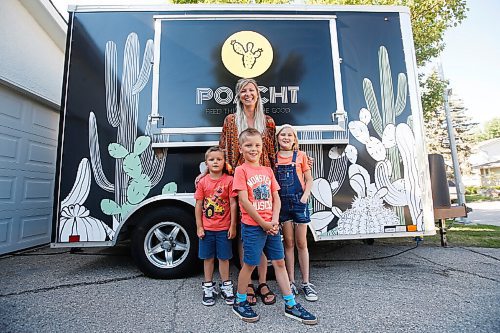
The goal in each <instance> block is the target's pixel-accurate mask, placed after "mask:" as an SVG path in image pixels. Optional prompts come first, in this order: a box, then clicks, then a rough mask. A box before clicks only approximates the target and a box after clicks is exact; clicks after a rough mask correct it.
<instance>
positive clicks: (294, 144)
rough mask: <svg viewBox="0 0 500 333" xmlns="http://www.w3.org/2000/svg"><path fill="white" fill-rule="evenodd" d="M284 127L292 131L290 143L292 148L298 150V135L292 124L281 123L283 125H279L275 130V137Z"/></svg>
mask: <svg viewBox="0 0 500 333" xmlns="http://www.w3.org/2000/svg"><path fill="white" fill-rule="evenodd" d="M285 128H290V129H291V130H292V132H293V136H294V137H295V140H294V143H293V145H292V150H299V137H298V135H297V131H296V130H295V128H293V126H292V125H290V124H283V125H281V127H280V129H279V131H277V132H276V138H277V137H278V136H279V135H280V133H281V132H282V131H283V130H284V129H285ZM278 145H279V141H278Z"/></svg>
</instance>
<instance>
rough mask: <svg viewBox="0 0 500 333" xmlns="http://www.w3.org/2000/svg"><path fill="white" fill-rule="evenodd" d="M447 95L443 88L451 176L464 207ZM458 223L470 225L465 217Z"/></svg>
mask: <svg viewBox="0 0 500 333" xmlns="http://www.w3.org/2000/svg"><path fill="white" fill-rule="evenodd" d="M438 66H439V76H440V78H441V80H444V72H443V64H442V63H441V61H440V62H439V65H438ZM449 95H451V89H450V88H448V87H445V88H444V91H443V102H444V111H445V116H446V125H447V127H448V139H449V141H450V150H451V160H452V162H453V174H454V176H455V186H456V188H457V198H458V204H459V205H465V191H464V184H463V182H462V174H461V172H460V166H459V165H458V153H457V144H456V141H455V132H454V131H453V123H452V119H451V112H450V105H449V104H448V96H449ZM458 221H460V222H462V223H470V221H469V219H468V218H466V217H459V218H458Z"/></svg>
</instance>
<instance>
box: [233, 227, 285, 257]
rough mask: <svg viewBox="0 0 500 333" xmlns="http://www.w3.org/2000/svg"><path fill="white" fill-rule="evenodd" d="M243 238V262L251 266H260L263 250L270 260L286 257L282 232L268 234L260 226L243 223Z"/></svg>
mask: <svg viewBox="0 0 500 333" xmlns="http://www.w3.org/2000/svg"><path fill="white" fill-rule="evenodd" d="M241 239H242V240H243V262H244V263H245V264H247V265H250V266H258V265H259V263H260V257H261V256H262V251H264V253H265V254H266V256H267V259H269V260H280V259H284V258H285V252H284V250H283V242H282V241H281V232H280V233H278V234H276V235H268V234H266V232H265V231H264V229H262V228H261V227H259V226H253V225H247V224H245V223H242V224H241Z"/></svg>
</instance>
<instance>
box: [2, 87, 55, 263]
mask: <svg viewBox="0 0 500 333" xmlns="http://www.w3.org/2000/svg"><path fill="white" fill-rule="evenodd" d="M58 118H59V114H58V113H57V112H55V111H54V110H52V109H50V108H49V107H47V106H45V105H43V104H40V103H38V102H36V101H34V100H32V99H30V98H29V97H27V96H24V95H22V94H20V93H17V92H15V91H14V90H11V89H10V88H7V87H5V86H2V85H0V254H4V253H8V252H12V251H16V250H21V249H25V248H28V247H32V246H36V245H40V244H45V243H48V242H50V231H51V224H52V223H51V222H52V221H51V219H52V200H53V189H54V173H55V160H56V146H57V131H58Z"/></svg>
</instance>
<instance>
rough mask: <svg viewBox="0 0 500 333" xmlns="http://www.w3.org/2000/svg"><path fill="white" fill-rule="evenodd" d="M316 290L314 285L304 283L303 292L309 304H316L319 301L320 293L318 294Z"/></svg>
mask: <svg viewBox="0 0 500 333" xmlns="http://www.w3.org/2000/svg"><path fill="white" fill-rule="evenodd" d="M314 288H316V287H315V286H314V284H312V283H302V291H303V292H304V295H305V296H306V300H308V301H309V302H314V301H317V300H318V293H317V292H316V289H314Z"/></svg>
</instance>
